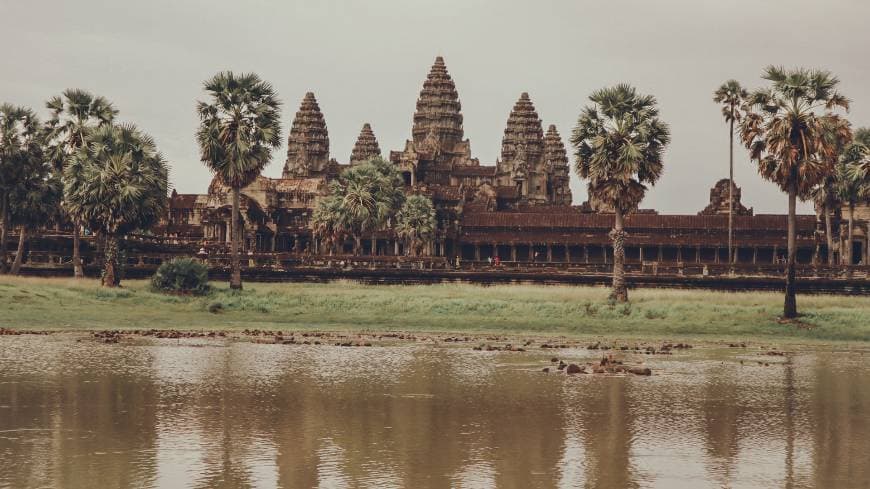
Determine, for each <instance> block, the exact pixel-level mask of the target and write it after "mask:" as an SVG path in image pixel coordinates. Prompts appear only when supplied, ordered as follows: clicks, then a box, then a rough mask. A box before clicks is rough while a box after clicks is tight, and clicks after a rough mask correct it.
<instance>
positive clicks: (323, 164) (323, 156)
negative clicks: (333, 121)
mask: <svg viewBox="0 0 870 489" xmlns="http://www.w3.org/2000/svg"><path fill="white" fill-rule="evenodd" d="M336 165H337V163H335V161H334V160H330V159H329V132H328V131H327V130H326V121H325V120H324V118H323V113H322V112H320V106H319V105H318V104H317V99H315V98H314V93H312V92H308V93H306V94H305V98H303V99H302V105H300V107H299V111H298V112H296V117H295V118H293V125H292V126H291V127H290V136H289V137H288V138H287V161H286V163H284V172H283V177H284V178H295V177H311V176H317V175H327V174H329V173H330V172H335V168H334V167H335V166H336Z"/></svg>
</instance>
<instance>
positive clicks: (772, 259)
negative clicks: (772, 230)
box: [770, 245, 779, 263]
mask: <svg viewBox="0 0 870 489" xmlns="http://www.w3.org/2000/svg"><path fill="white" fill-rule="evenodd" d="M778 252H779V246H778V245H773V258H771V259H770V260H771V261H770V262H771V263H776V254H777V253H778Z"/></svg>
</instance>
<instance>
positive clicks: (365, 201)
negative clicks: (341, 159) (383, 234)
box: [323, 157, 405, 255]
mask: <svg viewBox="0 0 870 489" xmlns="http://www.w3.org/2000/svg"><path fill="white" fill-rule="evenodd" d="M403 187H404V182H403V180H402V177H401V175H400V174H399V171H398V170H397V169H396V167H395V165H394V164H392V163H390V162H389V161H385V160H383V159H381V158H377V157H376V158H373V159H371V160H369V161H367V162H365V163H362V164H359V165H355V166H353V167H351V168H348V169H346V170H344V171H343V172H342V173H341V175H340V176H339V178H338V181H336V182H333V184H332V185H331V187H330V190H331V192H330V193H331V194H332V196H334V197H335V199H336V202H333V203H331V204H330V205H333V206H334V208H333V209H332V212H331V213H329V214H327V213H325V210H324V214H323V215H324V216H327V215H331V216H332V219H333V222H332V223H331V224H330V226H332V228H333V229H335V230H336V234H337V235H345V234H349V235H351V236H353V238H354V254H356V255H359V254H360V253H361V248H362V236H363V234H365V233H369V232H373V231H376V230H378V229H381V228H384V227H385V226H388V225H389V224H390V221H391V220H392V218H393V217H394V216H395V214H396V212H398V210H399V209H400V208H401V205H402V203H403V202H404V199H405V194H404V191H403ZM324 205H326V204H324Z"/></svg>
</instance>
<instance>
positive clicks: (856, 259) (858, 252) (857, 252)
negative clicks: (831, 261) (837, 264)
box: [852, 241, 864, 265]
mask: <svg viewBox="0 0 870 489" xmlns="http://www.w3.org/2000/svg"><path fill="white" fill-rule="evenodd" d="M863 245H864V243H862V242H860V241H853V242H852V265H860V264H861V262H862V261H863V260H862V258H863V257H864V246H863Z"/></svg>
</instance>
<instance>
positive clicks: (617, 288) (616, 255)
mask: <svg viewBox="0 0 870 489" xmlns="http://www.w3.org/2000/svg"><path fill="white" fill-rule="evenodd" d="M615 214H616V220H615V222H614V226H613V231H611V232H610V237H611V239H613V291H612V292H611V293H610V297H611V298H613V299H614V300H616V301H617V302H628V289H627V288H626V287H625V268H624V264H625V231H624V225H623V222H622V210H620V209H619V208H616V209H615Z"/></svg>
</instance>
